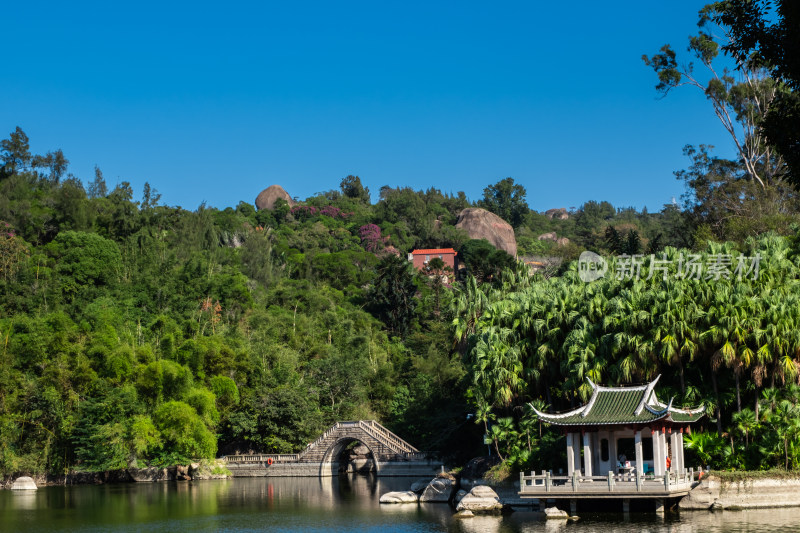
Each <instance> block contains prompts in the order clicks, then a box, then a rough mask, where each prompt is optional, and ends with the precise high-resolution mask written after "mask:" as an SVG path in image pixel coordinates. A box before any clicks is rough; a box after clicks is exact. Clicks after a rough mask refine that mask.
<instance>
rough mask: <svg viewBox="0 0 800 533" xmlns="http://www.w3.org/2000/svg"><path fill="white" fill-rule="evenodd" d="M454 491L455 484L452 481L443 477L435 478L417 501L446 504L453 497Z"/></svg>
mask: <svg viewBox="0 0 800 533" xmlns="http://www.w3.org/2000/svg"><path fill="white" fill-rule="evenodd" d="M455 490H456V483H455V481H454V480H452V479H449V478H445V477H437V478H434V479H433V480H431V482H430V483H428V486H427V487H425V491H424V492H423V493H422V496H420V497H419V501H421V502H439V503H447V502H449V501H450V498H452V497H453V493H454V492H455Z"/></svg>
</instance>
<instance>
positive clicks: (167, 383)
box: [0, 128, 796, 475]
mask: <svg viewBox="0 0 800 533" xmlns="http://www.w3.org/2000/svg"><path fill="white" fill-rule="evenodd" d="M28 146H29V143H28V139H27V136H26V135H25V133H24V132H23V131H22V130H21V129H19V128H18V129H17V130H16V131H15V132H12V133H11V135H10V136H9V138H8V139H5V140H3V141H2V143H1V144H0V157H1V158H2V164H3V166H2V169H0V295H1V296H0V339H2V354H1V355H0V475H8V474H10V473H14V472H28V473H43V472H59V473H63V472H64V471H65V470H67V469H74V470H105V469H114V468H123V467H126V466H128V465H130V464H139V465H144V464H152V465H166V464H175V463H181V462H186V461H188V460H189V459H194V458H211V457H213V456H215V455H219V454H227V453H235V452H237V451H239V452H243V453H246V452H248V451H250V450H253V451H260V452H292V451H297V450H299V449H302V448H303V447H304V446H305V445H306V444H307V443H308V442H310V441H311V440H313V439H314V438H316V437H317V436H318V434H319V432H320V431H321V430H323V429H324V428H325V427H327V426H328V425H329V424H331V423H332V422H334V421H336V420H347V419H367V418H374V419H378V420H380V421H381V422H383V423H385V424H386V425H387V426H389V427H390V428H391V429H392V430H394V431H395V432H397V433H399V434H400V435H402V436H403V437H404V438H406V439H407V440H409V441H410V442H412V443H414V444H415V445H416V446H418V447H419V448H422V449H429V450H440V451H443V452H445V453H446V454H449V455H450V456H451V457H452V458H454V459H458V460H461V459H464V458H468V457H471V456H472V455H473V454H480V453H481V450H485V447H483V444H482V434H483V431H484V428H483V426H478V425H475V424H474V423H473V422H468V417H467V415H468V414H475V413H476V407H477V408H479V409H480V408H481V403H480V402H479V401H478V396H480V395H481V394H483V393H486V392H487V391H488V389H487V390H482V389H481V385H480V383H481V382H480V379H486V376H483V377H479V376H477V374H476V372H475V367H474V366H471V365H474V364H475V361H476V357H478V355H479V354H478V352H476V351H475V346H476V342H477V341H476V340H475V339H476V336H479V335H480V334H481V331H476V330H475V329H474V328H475V325H476V322H474V321H472V322H469V321H468V322H467V330H470V331H471V334H472V337H470V335H468V333H469V331H466V330H464V329H463V326H464V322H463V319H464V316H465V315H464V313H465V312H466V311H465V310H466V309H468V308H469V304H470V299H471V298H473V297H475V296H476V295H477V294H482V293H480V292H479V291H478V289H477V287H478V286H480V284H482V283H483V284H485V285H484V286H485V287H486V288H485V289H484V290H487V291H488V290H490V289H489V287H493V288H491V291H500V292H491V293H487V294H491V296H489V299H490V300H491V301H494V300H499V301H502V300H503V298H505V294H506V292H508V291H510V292H511V293H514V291H516V290H517V289H519V287H518V286H517V285H515V286H512V287H508V286H506V285H504V281H503V279H504V277H505V276H507V275H509V274H510V272H511V271H513V270H516V272H517V276H520V275H522V273H524V272H527V270H523V269H522V268H523V267H521V266H520V265H519V264H516V263H515V262H514V260H513V258H511V257H510V256H508V255H507V254H505V253H504V252H502V251H497V250H494V248H493V247H492V246H491V245H489V244H488V243H487V242H486V241H475V240H469V239H468V236H467V234H466V233H465V232H464V231H462V230H460V229H458V228H456V226H455V224H456V220H457V217H458V214H459V213H460V212H461V211H462V210H463V209H464V208H466V207H482V208H485V209H488V210H489V211H492V212H494V213H496V214H498V215H500V216H502V217H503V218H504V219H505V220H507V221H508V222H509V223H511V225H512V226H513V229H514V233H515V234H516V240H517V245H518V249H519V255H520V257H528V258H533V259H537V258H538V259H540V260H542V259H546V260H552V261H551V262H550V263H547V264H548V265H550V266H552V268H550V269H548V270H545V271H543V272H540V274H538V275H537V277H536V278H535V279H537V280H539V281H537V283H541V284H547V283H548V279H547V278H552V279H557V276H558V275H559V274H561V273H563V272H568V265H569V262H568V261H562V260H564V259H567V260H569V259H572V258H574V257H576V256H577V254H578V253H580V251H581V250H583V249H584V248H585V247H590V248H592V249H595V250H600V251H606V252H609V253H629V254H635V253H649V252H656V251H660V250H662V249H664V248H665V247H666V246H676V247H687V246H695V247H705V246H706V242H707V240H708V239H711V238H713V237H715V236H717V237H719V236H720V234H719V233H718V232H724V231H730V232H733V233H731V234H730V235H728V237H730V238H732V239H734V240H736V239H737V238H740V241H743V240H744V239H745V238H746V237H747V236H748V235H750V234H753V233H758V232H761V231H764V230H768V229H777V230H781V228H784V231H786V229H785V228H786V224H785V222H786V219H785V218H781V217H774V218H772V219H770V220H769V221H766V222H764V221H761V220H756V221H755V223H754V224H755V225H753V224H751V225H748V224H749V222H747V221H745V223H739V224H738V225H735V226H731V225H729V224H727V223H722V222H721V221H720V220H717V221H715V220H714V219H713V216H714V215H713V213H714V212H713V211H708V210H706V211H700V210H698V209H696V208H690V207H685V208H683V209H681V208H679V207H677V206H675V205H667V206H666V207H664V209H662V210H661V211H659V212H654V213H647V212H637V211H636V210H633V209H616V208H614V207H613V206H612V205H611V204H610V203H608V202H597V201H589V202H587V203H586V204H584V205H583V206H581V208H579V209H573V210H563V211H558V212H556V213H555V214H554V213H550V215H549V216H548V215H545V214H541V213H537V212H534V211H531V210H530V209H529V208H528V205H527V203H526V191H525V189H524V188H523V187H522V186H520V185H519V184H515V183H514V180H513V179H511V178H506V179H502V180H500V181H498V182H497V183H495V184H494V185H489V186H487V188H486V190H485V191H484V196H483V198H482V199H480V200H479V201H477V202H475V203H472V202H470V201H469V200H468V199H467V198H466V196H465V195H464V194H463V193H461V192H458V193H455V194H450V193H447V194H445V193H442V192H440V191H438V190H436V189H429V190H427V191H413V190H411V189H408V188H391V187H384V188H382V189H381V191H380V199H379V200H378V201H377V203H374V204H373V203H372V202H371V198H370V194H369V191H368V190H366V189H365V188H364V187H363V186H362V184H361V181H360V180H359V178H357V177H354V176H347V177H345V178H344V179H343V180H342V181H341V183H340V184H338V188H337V189H333V190H330V191H327V192H324V193H320V194H318V195H315V196H313V197H311V198H307V199H306V200H305V201H300V202H299V203H296V204H294V205H292V206H290V205H289V204H288V203H287V202H285V201H278V202H277V203H276V205H275V206H274V207H273V209H271V210H270V209H264V210H256V208H255V207H254V206H253V205H252V204H251V203H249V202H246V201H243V202H241V203H239V205H237V206H236V207H229V208H226V209H212V208H208V207H206V206H200V207H198V208H197V209H195V210H187V209H183V208H180V207H169V206H165V205H162V204H161V202H160V198H159V195H158V193H157V192H156V190H155V189H154V188H152V187H151V186H150V185H149V184H146V185H145V187H144V190H143V191H142V193H141V195H139V194H136V193H134V191H133V190H132V189H131V186H130V184H129V183H127V182H121V183H119V184H118V185H116V186H114V187H113V188H110V187H109V186H108V185H107V184H106V182H105V180H104V178H103V175H102V172H101V171H100V169H97V170H96V172H95V176H93V177H91V179H86V180H85V181H82V180H81V179H80V178H79V177H75V176H73V175H71V174H70V173H69V167H68V160H67V158H66V157H65V155H64V154H63V153H62V152H61V151H60V150H56V151H54V152H50V153H47V154H45V155H33V154H31V153H30V151H29V148H28ZM265 185H267V184H265ZM257 193H258V191H253V197H255V195H256V194H257ZM293 203H294V202H293ZM708 213H711V214H708ZM786 216H787V217H794V216H796V215H795V214H794V213H790V214H789V215H786ZM703 217H705V218H703ZM754 220H755V219H754ZM718 222H719V223H718ZM726 224H727V225H726ZM765 224H766V225H767V226H768V227H764V225H765ZM540 237H542V238H540ZM440 247H454V248H456V249H458V250H460V252H461V257H462V259H463V260H464V261H465V263H466V267H467V277H466V278H464V280H463V281H462V280H461V279H459V280H455V279H454V276H453V275H452V274H450V275H449V278H447V279H448V281H447V282H444V280H443V277H442V276H440V275H433V274H442V273H445V274H449V273H447V272H446V269H444V268H443V265H437V264H436V262H435V261H432V262H431V264H430V265H429V267H430V268H429V271H428V272H422V273H419V272H416V271H415V270H414V269H413V268H412V267H411V265H410V264H409V262H408V261H407V259H406V254H407V253H408V252H410V251H411V250H412V249H414V248H440ZM670 249H671V248H670ZM670 253H672V252H670ZM538 263H540V264H541V263H542V261H538ZM559 265H560V266H559ZM504 268H508V269H509V270H508V271H506V273H505V274H504V273H503V272H502V271H503V269H504ZM437 269H440V270H437ZM526 275H527V274H526ZM553 276H556V277H555V278H554V277H553ZM476 278H477V279H476ZM517 279H518V281H517V282H516V283H517V284H519V278H517ZM526 283H527V282H526ZM565 283H568V282H567V281H565ZM523 285H525V284H523ZM525 286H527V285H525ZM543 294H544V293H543ZM610 297H611V296H609V298H610ZM548 298H549V296H548ZM574 298H575V299H574V301H576V302H577V301H582V300H583V296H581V295H580V294H577V293H576V295H575V297H574ZM473 303H474V302H473ZM470 309H472V312H474V311H475V307H474V306H473V307H471V308H470ZM477 318H480V316H479V315H476V316H475V317H473V319H477ZM485 318H486V317H484V319H485ZM487 327H489V326H488V325H487ZM566 327H567V326H566V325H565V326H564V328H566ZM570 327H572V326H570ZM564 331H566V329H564ZM558 338H560V337H558ZM570 339H572V340H574V339H573V338H572V337H570ZM456 340H458V342H456ZM479 344H480V343H478V344H477V345H479ZM464 356H466V357H464ZM497 364H498V365H501V363H497ZM553 365H554V366H553V367H552V368H553V372H551V373H549V374H548V376H549V378H548V379H551V380H555V381H550V382H549V383H550V385H549V387H550V388H548V386H547V385H545V386H544V388H542V387H543V385H542V384H541V383H539V382H537V381H536V378H535V376H534V374H526V377H523V378H522V379H523V381H526V380H527V382H528V383H529V384H530V389H528V392H524V391H523V389H517V390H515V391H514V392H513V393H510V394H512V395H513V396H514V400H513V402H511V404H513V405H512V407H513V406H514V405H515V406H517V407H519V406H521V405H522V403H524V402H525V401H527V400H530V399H535V398H536V397H538V398H539V399H542V398H544V397H546V396H548V395H549V394H550V393H551V392H552V393H555V394H556V395H557V397H556V398H555V399H554V401H555V402H556V403H558V401H559V400H567V401H574V400H575V398H574V396H572V397H570V396H569V394H568V391H563V390H562V391H560V392H559V391H558V390H557V388H553V387H555V383H558V380H561V382H562V383H563V378H562V377H561V376H560V375H559V372H564V375H565V376H568V375H569V372H570V370H569V368H568V367H567V366H564V365H563V364H562V365H561V366H559V363H558V361H557V358H556V359H554V360H553ZM559 368H560V369H561V370H560V371H559V370H558V369H559ZM497 369H499V370H503V368H502V366H497ZM528 370H530V369H527V368H526V370H525V371H526V372H528ZM540 370H541V369H540ZM652 370H653V369H649V370H648V371H647V372H650V371H652ZM537 372H538V371H537ZM642 375H644V374H643V373H642V372H638V373H637V372H633V373H632V374H631V375H629V376H628V379H633V378H634V377H638V376H642ZM632 376H633V377H632ZM573 377H574V376H573ZM569 379H572V378H569ZM615 379H618V380H619V379H621V378H619V377H617V378H615ZM498 383H499V382H498ZM575 383H577V382H575ZM737 383H738V382H737ZM492 386H493V385H491V384H490V385H487V387H489V388H491V387H492ZM476 387H477V388H476ZM537 391H538V392H537ZM476 395H477V396H476ZM537 395H538V396H537ZM483 407H485V406H483ZM495 407H496V408H497V409H500V411H501V412H502V410H503V409H511V411H506V412H514V413H516V411H514V410H513V409H514V408H512V407H509V404H508V403H506V402H500V403H497V404H496V405H495ZM478 414H479V415H480V416H484V419H483V421H486V418H485V416H486V415H487V411H485V410H484V411H481V412H479V413H478ZM517 414H518V413H517ZM494 427H495V428H497V427H499V426H494ZM509 431H510V430H509ZM508 434H509V435H510V433H508ZM504 438H505V437H504ZM494 442H495V445H498V444H499V443H501V442H502V440H498V439H497V438H496V439H495V440H494ZM530 445H531V441H530V439H528V441H527V446H528V448H529V449H530ZM523 462H524V461H523Z"/></svg>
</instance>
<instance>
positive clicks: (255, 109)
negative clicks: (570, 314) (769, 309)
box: [0, 0, 732, 210]
mask: <svg viewBox="0 0 800 533" xmlns="http://www.w3.org/2000/svg"><path fill="white" fill-rule="evenodd" d="M704 3H705V2H704V1H701V2H697V1H693V0H692V1H681V2H641V1H637V2H633V1H624V2H623V1H618V2H584V1H577V2H531V1H521V2H485V1H483V2H471V1H470V2H467V1H458V2H409V1H406V2H375V1H372V2H280V3H278V2H253V3H240V2H235V1H234V2H221V3H207V2H191V3H189V2H187V3H178V2H163V1H162V2H149V1H143V2H129V3H117V2H108V1H104V2H96V3H90V2H80V1H79V2H36V1H35V0H32V1H28V2H11V3H6V4H5V5H4V7H3V16H2V19H3V23H2V26H3V30H2V32H3V42H4V44H5V46H4V51H5V53H4V56H5V59H4V61H3V69H2V74H0V136H2V137H3V138H7V137H8V133H10V132H11V131H13V129H14V127H16V126H17V125H19V126H20V127H22V128H23V130H25V132H26V133H27V134H28V135H29V137H30V138H31V147H32V150H33V151H34V152H37V153H44V152H46V151H48V150H53V149H56V148H61V149H63V150H64V152H65V154H66V156H67V158H68V159H69V160H70V162H71V164H70V170H71V172H73V173H74V174H75V175H77V176H78V177H80V178H81V179H83V180H84V181H85V182H86V181H88V180H90V179H91V178H92V176H93V169H94V166H95V165H98V166H99V167H100V168H101V169H102V170H103V172H104V173H105V176H106V179H107V181H108V183H109V185H110V186H113V185H114V184H115V183H117V182H119V181H122V180H127V181H130V182H131V183H132V184H133V186H134V189H135V192H136V196H137V198H138V197H140V195H141V189H142V185H143V184H144V182H145V181H149V182H150V183H151V184H152V185H153V186H154V187H156V188H157V189H158V190H159V191H160V192H161V193H162V201H163V202H164V203H166V204H169V205H181V206H183V207H186V208H195V207H197V205H199V204H200V202H202V201H206V202H207V203H208V204H209V205H213V206H217V207H225V206H235V205H236V204H237V203H238V202H239V201H242V200H244V201H247V202H251V203H252V202H253V200H254V198H255V196H256V195H257V194H258V192H259V191H260V190H261V189H263V188H265V187H267V186H268V185H271V184H273V183H278V184H280V185H282V186H283V187H285V188H286V189H287V190H288V191H289V193H290V194H291V195H292V196H299V197H300V198H306V197H307V196H309V195H311V194H313V193H315V192H318V191H323V190H327V189H333V188H337V187H338V185H339V182H340V181H341V179H342V178H343V177H344V176H346V175H348V174H357V175H359V176H360V177H361V179H362V181H363V183H364V184H365V185H367V186H369V187H370V189H371V190H372V192H373V197H375V196H376V195H377V191H378V189H379V188H380V187H381V186H382V185H391V186H398V185H405V186H410V187H413V188H415V189H418V188H428V187H430V186H435V187H437V188H439V189H441V190H443V191H445V192H456V191H458V190H463V191H465V192H466V193H467V196H468V197H470V198H471V199H473V200H474V199H478V198H480V197H481V194H482V191H483V188H484V187H485V186H486V185H488V184H490V183H495V182H496V181H498V180H499V179H502V178H505V177H507V176H511V177H513V178H514V179H515V180H516V181H517V182H518V183H521V184H523V185H524V186H525V187H526V188H527V190H528V203H529V204H530V206H531V207H532V208H533V209H538V210H545V209H548V208H550V207H572V206H579V205H580V204H582V203H583V202H585V201H587V200H590V199H595V200H609V201H611V202H612V203H613V204H614V205H617V206H627V205H634V206H637V207H639V208H641V207H642V206H647V207H648V208H649V209H651V210H654V209H659V208H660V207H661V205H662V204H664V203H667V202H669V201H670V200H671V198H672V197H673V196H676V197H679V196H680V194H681V193H682V191H683V186H682V184H681V183H679V182H678V181H677V180H676V179H675V177H674V176H673V174H672V172H673V171H674V170H678V169H681V168H684V167H686V166H687V161H686V159H685V158H684V157H683V156H682V154H681V149H682V147H683V145H685V144H687V143H693V144H699V143H706V144H714V145H716V146H717V147H718V153H720V154H722V155H726V156H731V155H732V150H731V148H730V145H731V141H730V140H729V139H728V138H726V136H725V134H724V132H723V131H722V128H721V126H720V125H719V123H718V122H717V120H716V117H715V116H714V114H713V111H712V110H711V107H710V106H709V105H708V103H707V102H706V101H705V99H704V98H703V96H702V95H701V94H700V93H699V92H696V91H694V90H692V89H690V88H684V90H681V91H678V92H676V93H675V94H673V95H670V96H669V97H668V98H666V99H663V100H659V99H657V97H656V93H655V90H654V85H655V83H656V80H655V74H654V73H653V72H652V71H651V70H649V69H648V68H647V67H646V66H645V65H644V64H643V63H642V61H641V59H640V57H641V55H642V54H643V53H648V54H650V53H653V52H655V51H656V50H657V49H658V48H659V47H660V46H661V45H662V44H664V43H667V42H670V43H673V44H674V45H675V47H676V49H678V50H680V51H683V50H684V49H685V43H686V38H687V36H688V35H689V34H692V33H694V32H695V31H696V26H695V22H696V19H697V17H696V14H697V10H698V9H699V8H700V7H702V5H703V4H704Z"/></svg>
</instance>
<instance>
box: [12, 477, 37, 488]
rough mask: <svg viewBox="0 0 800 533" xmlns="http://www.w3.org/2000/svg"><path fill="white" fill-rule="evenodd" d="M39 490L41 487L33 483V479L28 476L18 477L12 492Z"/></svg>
mask: <svg viewBox="0 0 800 533" xmlns="http://www.w3.org/2000/svg"><path fill="white" fill-rule="evenodd" d="M37 488H39V487H37V486H36V483H34V482H33V478H30V477H28V476H22V477H18V478H17V479H16V480H15V481H14V484H13V485H11V490H36V489H37Z"/></svg>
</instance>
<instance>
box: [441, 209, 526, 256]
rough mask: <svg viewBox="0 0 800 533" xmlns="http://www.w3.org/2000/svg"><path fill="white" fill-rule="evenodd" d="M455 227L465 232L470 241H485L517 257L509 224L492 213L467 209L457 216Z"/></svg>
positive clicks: (515, 242) (512, 229) (512, 231)
mask: <svg viewBox="0 0 800 533" xmlns="http://www.w3.org/2000/svg"><path fill="white" fill-rule="evenodd" d="M456 227H457V228H459V229H462V230H464V231H466V232H467V235H468V236H469V238H470V239H486V240H487V241H489V242H490V243H491V244H492V246H494V247H495V248H497V249H499V250H505V251H506V252H508V254H509V255H511V256H512V257H516V256H517V240H516V238H515V237H514V228H512V227H511V224H509V223H508V222H506V221H505V220H503V219H502V218H500V217H499V216H497V215H495V214H494V213H492V212H490V211H487V210H486V209H481V208H479V207H468V208H466V209H463V210H462V211H461V213H459V214H458V221H457V222H456Z"/></svg>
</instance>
